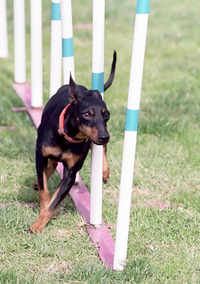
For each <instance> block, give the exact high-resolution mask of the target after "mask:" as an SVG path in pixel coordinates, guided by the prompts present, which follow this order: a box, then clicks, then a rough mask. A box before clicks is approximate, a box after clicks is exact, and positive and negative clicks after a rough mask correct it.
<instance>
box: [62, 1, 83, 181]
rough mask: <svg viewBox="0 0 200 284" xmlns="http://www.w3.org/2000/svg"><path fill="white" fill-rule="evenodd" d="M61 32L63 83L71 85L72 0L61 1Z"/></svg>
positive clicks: (72, 60)
mask: <svg viewBox="0 0 200 284" xmlns="http://www.w3.org/2000/svg"><path fill="white" fill-rule="evenodd" d="M60 4H61V26H62V28H61V30H62V58H63V83H64V84H69V77H70V73H71V75H72V78H73V79H74V80H75V71H74V70H75V68H74V45H73V25H72V3H71V0H61V2H60ZM78 182H79V172H78V173H77V174H76V180H75V183H78Z"/></svg>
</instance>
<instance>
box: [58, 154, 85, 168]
mask: <svg viewBox="0 0 200 284" xmlns="http://www.w3.org/2000/svg"><path fill="white" fill-rule="evenodd" d="M61 158H62V160H64V161H65V163H66V164H67V166H68V168H72V167H73V166H74V165H75V164H76V163H77V162H78V160H79V159H80V158H81V156H80V155H74V154H72V153H70V152H63V153H62V155H61Z"/></svg>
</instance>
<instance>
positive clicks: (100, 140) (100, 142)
mask: <svg viewBox="0 0 200 284" xmlns="http://www.w3.org/2000/svg"><path fill="white" fill-rule="evenodd" d="M91 140H92V142H93V143H94V144H96V145H99V146H100V145H105V144H107V143H108V142H109V140H110V137H109V136H106V137H101V138H98V140H96V139H95V140H93V139H91Z"/></svg>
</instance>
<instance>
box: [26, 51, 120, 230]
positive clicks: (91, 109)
mask: <svg viewBox="0 0 200 284" xmlns="http://www.w3.org/2000/svg"><path fill="white" fill-rule="evenodd" d="M115 66H116V52H114V54H113V62H112V67H111V73H110V77H109V79H108V81H107V82H106V83H105V85H104V91H105V90H106V89H108V88H109V87H110V85H111V84H112V82H113V79H114V74H115ZM109 116H110V114H109V111H108V110H107V107H106V104H105V103H104V101H103V100H102V97H101V94H100V93H99V91H97V90H88V89H86V88H85V87H84V86H80V85H76V84H75V82H74V81H73V79H72V77H71V76H70V82H69V85H64V86H62V87H61V88H60V89H59V90H58V91H57V93H56V94H55V95H54V96H53V97H52V98H51V99H50V100H49V101H48V103H47V105H46V106H45V108H44V111H43V115H42V121H41V124H40V126H39V128H38V138H37V145H36V170H37V177H38V181H37V183H36V185H35V189H36V188H38V190H39V200H40V215H39V217H38V219H37V220H36V222H35V223H34V224H33V225H32V226H31V227H30V229H29V232H43V230H44V227H45V225H46V224H47V222H48V221H49V219H50V218H51V216H52V215H53V213H54V211H55V209H56V207H57V206H58V204H59V203H60V202H61V201H62V200H63V199H64V198H65V196H66V195H67V194H68V192H69V191H70V189H71V187H72V185H73V184H74V182H75V177H76V173H77V172H78V171H79V170H80V169H81V167H82V165H83V162H84V160H85V158H86V156H87V153H88V150H89V148H90V144H91V141H92V142H93V143H95V144H97V145H104V147H103V148H104V151H103V153H104V154H103V158H104V162H103V180H104V182H107V180H108V178H109V166H108V162H107V158H106V144H107V143H108V141H109V134H108V131H107V126H106V123H107V121H108V120H109ZM57 162H62V163H63V166H64V173H63V179H62V180H61V182H60V183H59V185H58V187H57V189H56V191H55V192H54V194H53V196H52V198H50V194H49V191H48V188H47V181H48V179H49V177H50V176H51V174H52V173H53V172H54V171H55V169H56V167H57Z"/></svg>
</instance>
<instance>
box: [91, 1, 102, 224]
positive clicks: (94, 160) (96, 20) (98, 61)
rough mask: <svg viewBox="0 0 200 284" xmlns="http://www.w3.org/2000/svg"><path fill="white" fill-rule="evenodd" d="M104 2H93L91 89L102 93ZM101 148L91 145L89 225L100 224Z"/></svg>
mask: <svg viewBox="0 0 200 284" xmlns="http://www.w3.org/2000/svg"><path fill="white" fill-rule="evenodd" d="M104 29H105V0H93V35H92V89H93V90H99V92H100V93H101V94H102V97H103V92H104ZM102 166H103V146H97V145H95V144H92V156H91V182H90V195H91V202H90V223H91V224H93V225H97V226H98V225H100V224H101V223H102Z"/></svg>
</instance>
